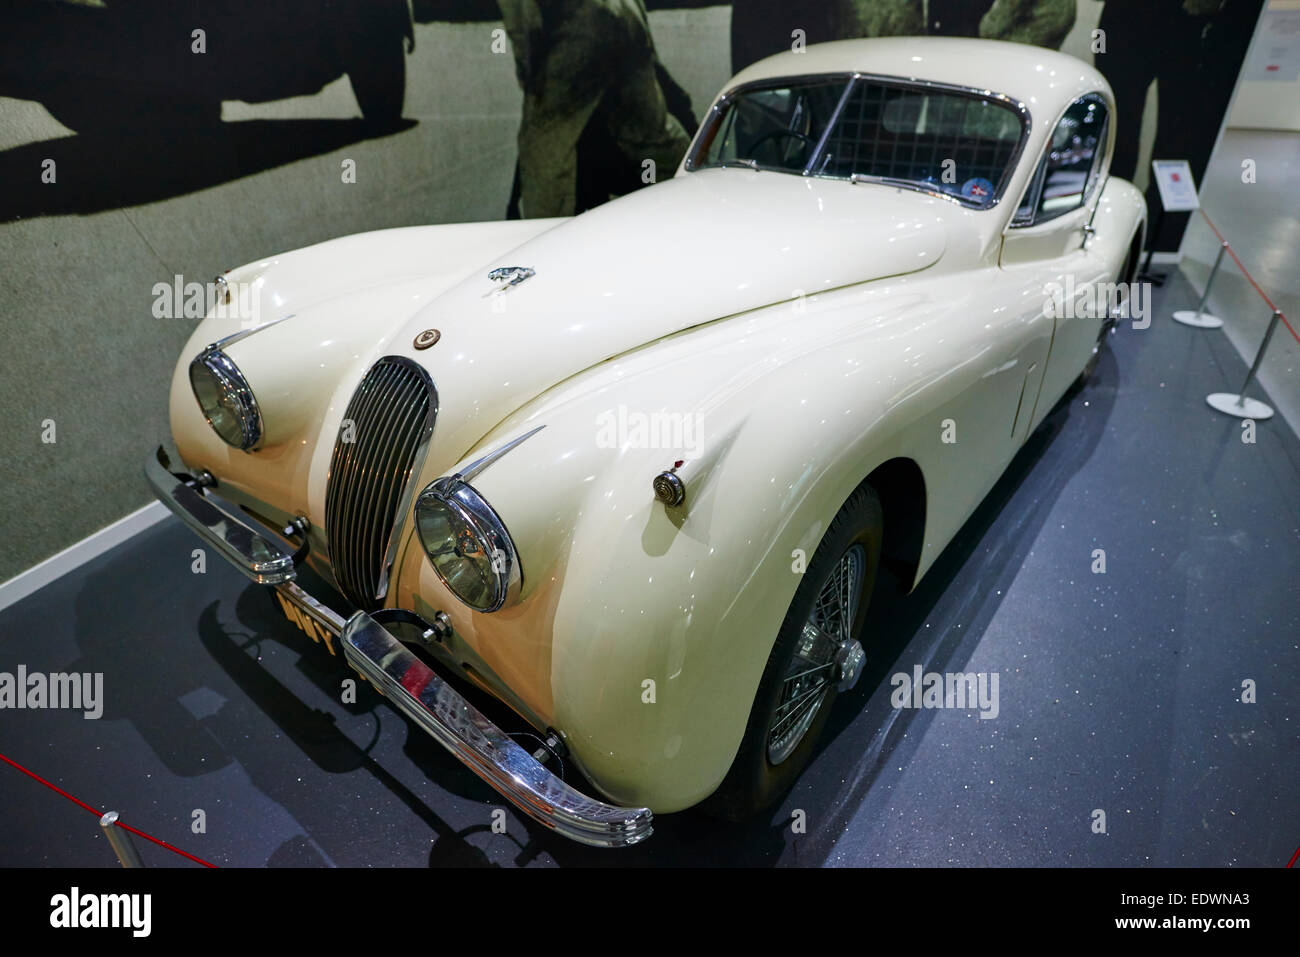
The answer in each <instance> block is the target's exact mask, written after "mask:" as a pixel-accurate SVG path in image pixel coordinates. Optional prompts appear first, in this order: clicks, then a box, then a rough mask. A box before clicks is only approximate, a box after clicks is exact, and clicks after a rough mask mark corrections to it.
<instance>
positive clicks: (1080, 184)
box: [1012, 94, 1110, 226]
mask: <svg viewBox="0 0 1300 957" xmlns="http://www.w3.org/2000/svg"><path fill="white" fill-rule="evenodd" d="M1109 121H1110V117H1109V114H1108V112H1107V110H1106V103H1105V101H1104V100H1103V99H1102V98H1101V97H1100V96H1097V95H1096V94H1089V95H1087V96H1084V97H1081V98H1079V99H1077V100H1075V101H1074V102H1073V103H1072V104H1070V107H1069V109H1067V110H1066V111H1065V115H1064V116H1063V117H1061V122H1060V123H1058V124H1057V125H1056V129H1055V130H1053V131H1052V138H1051V141H1050V142H1049V143H1048V144H1047V150H1046V152H1045V153H1044V154H1043V159H1042V161H1041V162H1040V163H1039V164H1038V169H1037V170H1036V171H1035V173H1034V178H1033V179H1032V180H1031V181H1030V183H1029V187H1028V188H1027V189H1026V190H1025V196H1024V199H1023V200H1021V203H1020V208H1019V209H1017V210H1016V216H1015V219H1014V220H1012V225H1013V226H1028V225H1031V224H1036V223H1043V222H1047V221H1048V220H1050V219H1055V218H1056V217H1057V216H1061V215H1064V214H1065V213H1068V212H1070V211H1072V210H1075V209H1078V208H1079V207H1080V206H1082V205H1083V204H1084V202H1085V201H1086V200H1087V198H1088V197H1089V196H1090V195H1091V193H1092V190H1093V187H1094V186H1095V185H1096V183H1097V179H1098V177H1099V176H1100V175H1101V164H1102V161H1103V160H1104V159H1105V156H1106V138H1107V134H1108V128H1109Z"/></svg>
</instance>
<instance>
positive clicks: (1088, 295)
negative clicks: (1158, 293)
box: [1043, 275, 1151, 329]
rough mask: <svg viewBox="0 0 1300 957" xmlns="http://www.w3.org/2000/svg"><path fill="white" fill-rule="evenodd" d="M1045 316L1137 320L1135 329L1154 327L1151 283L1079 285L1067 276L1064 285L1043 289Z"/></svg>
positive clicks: (1072, 277)
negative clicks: (1152, 321)
mask: <svg viewBox="0 0 1300 957" xmlns="http://www.w3.org/2000/svg"><path fill="white" fill-rule="evenodd" d="M1043 293H1044V295H1045V297H1046V298H1045V299H1044V302H1043V315H1045V316H1047V317H1048V318H1051V319H1100V318H1103V317H1105V316H1112V317H1114V318H1115V319H1131V320H1133V328H1134V329H1145V328H1147V327H1148V326H1149V325H1151V283H1149V282H1089V283H1076V282H1075V281H1074V276H1072V275H1067V276H1066V277H1065V282H1064V284H1062V283H1059V282H1049V283H1048V284H1047V285H1045V286H1044V287H1043Z"/></svg>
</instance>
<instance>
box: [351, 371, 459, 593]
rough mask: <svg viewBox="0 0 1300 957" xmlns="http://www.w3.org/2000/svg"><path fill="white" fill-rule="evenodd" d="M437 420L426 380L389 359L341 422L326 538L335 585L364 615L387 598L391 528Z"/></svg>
mask: <svg viewBox="0 0 1300 957" xmlns="http://www.w3.org/2000/svg"><path fill="white" fill-rule="evenodd" d="M437 412H438V399H437V393H436V391H435V390H434V387H433V382H432V380H430V378H429V375H428V373H427V372H425V371H424V369H422V368H421V367H420V366H419V365H417V364H416V363H414V362H412V361H411V360H409V359H404V358H401V357H399V356H388V357H385V358H383V359H380V360H379V361H378V362H376V363H375V364H374V365H373V366H371V368H370V371H369V372H367V373H366V375H365V378H363V379H362V380H361V384H360V385H359V386H357V391H356V392H355V393H354V394H353V396H352V401H351V402H349V403H348V408H347V411H346V412H345V413H344V415H343V423H342V426H341V427H340V429H339V436H338V439H337V441H336V442H335V443H334V456H333V458H332V459H331V460H330V473H329V480H328V484H327V485H326V488H325V536H326V539H327V541H328V542H329V551H330V564H331V566H332V568H333V571H334V580H335V582H336V583H337V584H338V586H339V588H340V589H341V590H342V592H343V594H344V595H346V596H347V597H348V598H349V599H350V600H351V601H352V602H353V603H354V604H356V605H357V606H358V607H360V608H363V609H366V610H372V609H374V608H377V607H378V606H379V604H380V598H382V597H383V592H384V591H386V590H387V585H388V571H389V568H388V566H389V564H390V563H391V561H392V559H393V555H392V546H393V545H395V544H396V539H397V536H396V534H395V532H394V528H393V524H394V522H395V521H396V520H397V519H398V517H399V515H400V514H401V513H402V512H404V511H405V510H406V509H408V508H409V507H410V504H411V493H412V492H413V491H414V489H412V488H410V485H411V482H412V479H413V472H414V471H415V469H416V468H417V467H418V465H419V461H418V460H419V459H422V458H423V456H424V452H425V449H426V447H427V445H428V440H429V436H430V434H431V433H432V432H433V420H434V417H435V416H436V415H437Z"/></svg>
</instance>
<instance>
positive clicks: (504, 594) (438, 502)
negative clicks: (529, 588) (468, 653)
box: [414, 475, 524, 613]
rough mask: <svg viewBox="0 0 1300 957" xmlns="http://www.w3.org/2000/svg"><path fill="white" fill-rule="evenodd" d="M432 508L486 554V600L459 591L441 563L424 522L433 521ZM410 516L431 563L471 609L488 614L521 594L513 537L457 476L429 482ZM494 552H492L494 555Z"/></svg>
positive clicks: (486, 504) (440, 577) (456, 594)
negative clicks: (427, 536) (470, 536)
mask: <svg viewBox="0 0 1300 957" xmlns="http://www.w3.org/2000/svg"><path fill="white" fill-rule="evenodd" d="M434 510H441V511H442V512H443V513H444V514H445V515H447V516H449V517H450V520H449V521H448V525H449V526H451V525H452V524H453V523H459V525H460V526H461V527H462V528H463V529H464V530H465V531H467V532H468V533H470V534H471V535H472V537H473V540H474V542H475V544H476V545H477V546H478V547H479V549H480V550H481V551H482V553H483V554H484V556H486V557H487V559H488V561H487V568H486V569H483V570H482V571H483V572H485V574H484V576H483V580H484V581H485V583H486V584H487V591H488V596H487V599H486V600H485V601H476V600H473V599H472V597H467V596H466V595H464V594H462V593H461V592H460V591H459V590H457V588H456V586H455V585H453V584H452V582H451V581H450V580H449V579H448V576H447V574H446V573H445V572H444V570H443V568H442V567H440V566H439V564H438V561H437V560H436V558H435V549H434V548H431V547H430V543H429V542H428V541H427V540H426V537H425V532H426V529H427V523H428V522H429V521H432V520H436V516H435V514H434ZM414 516H415V534H416V537H417V538H418V539H419V542H420V547H421V548H423V549H424V555H425V557H426V558H427V559H428V560H429V565H430V566H431V567H432V568H433V570H434V572H435V573H436V574H437V576H438V578H439V579H440V580H441V581H442V583H443V584H444V585H445V586H446V587H447V590H448V591H450V592H451V593H452V594H453V595H455V596H456V598H457V599H458V600H459V601H460V602H461V603H462V604H464V605H466V606H467V607H469V608H472V609H474V610H475V611H480V612H484V613H491V612H494V611H499V610H500V609H502V608H505V607H506V606H508V605H510V604H513V603H514V601H515V600H516V599H517V598H518V597H519V592H520V590H521V589H522V588H523V577H524V576H523V566H522V564H521V563H520V561H519V553H518V551H517V550H516V549H515V543H514V540H513V539H511V537H510V532H509V531H507V530H506V526H505V523H504V522H503V521H501V517H500V516H499V515H497V513H496V511H495V510H494V509H493V508H492V506H491V505H489V504H488V503H487V500H486V499H484V498H483V496H482V495H480V494H479V493H478V492H477V491H476V490H475V489H474V487H473V486H472V485H470V484H469V483H468V482H466V481H465V480H464V479H463V478H461V476H459V475H451V476H447V477H445V478H440V479H437V480H436V481H434V482H432V483H430V484H429V485H428V486H427V487H426V488H425V489H424V491H423V492H421V493H420V494H419V496H418V497H417V498H416V500H415V512H414ZM447 541H448V540H447V539H445V538H444V540H443V541H442V542H439V543H434V544H435V545H442V546H444V547H443V548H442V549H440V550H439V554H444V553H445V545H446V544H447ZM493 556H496V559H495V560H494V559H493Z"/></svg>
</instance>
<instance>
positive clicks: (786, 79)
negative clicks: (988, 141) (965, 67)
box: [683, 71, 1033, 211]
mask: <svg viewBox="0 0 1300 957" xmlns="http://www.w3.org/2000/svg"><path fill="white" fill-rule="evenodd" d="M818 80H825V81H831V80H843V81H844V83H845V87H844V93H843V94H842V95H841V97H840V99H839V102H838V104H837V105H836V107H835V110H834V111H833V112H832V114H831V117H830V119H829V120H828V121H827V124H826V129H825V130H824V131H823V132H822V135H821V137H820V138H819V139H818V141H817V148H816V149H815V150H814V151H813V154H812V156H810V157H809V160H808V162H807V163H806V164H805V165H804V168H803V170H802V171H801V172H795V171H793V170H790V169H786V168H784V167H780V166H765V165H763V164H761V163H758V162H757V161H755V160H745V161H744V162H739V161H736V162H727V163H701V162H700V156H701V154H702V153H703V151H704V149H705V148H706V145H707V144H711V143H712V141H713V137H714V136H715V135H716V134H717V132H718V124H719V123H720V122H722V119H723V117H724V115H725V114H726V111H727V108H728V107H729V106H730V105H731V104H732V102H733V101H734V100H735V99H736V97H738V96H741V95H743V94H745V93H748V92H750V91H753V90H764V89H773V88H779V87H782V86H793V85H797V84H807V83H815V82H817V81H818ZM861 81H866V82H870V83H879V84H882V85H884V86H891V87H897V88H901V89H910V90H923V91H935V92H941V93H951V94H954V95H957V96H967V97H974V98H976V99H980V100H985V101H989V102H993V103H997V104H998V105H1000V106H1002V107H1004V108H1006V109H1009V110H1010V111H1011V112H1012V113H1014V114H1015V115H1016V116H1018V117H1019V119H1020V139H1019V140H1018V141H1017V142H1016V145H1015V147H1014V149H1012V151H1011V155H1010V156H1009V157H1008V158H1007V164H1006V168H1005V170H1004V171H1003V174H1002V178H1001V180H1000V181H999V182H998V183H996V184H995V185H994V190H993V199H992V201H991V202H989V203H986V204H985V203H977V202H975V201H973V200H969V199H967V198H966V197H964V196H959V195H954V194H952V193H947V192H943V191H942V190H936V189H931V188H930V187H929V186H927V185H926V184H924V183H920V182H913V181H912V180H907V179H897V178H892V177H884V176H872V175H870V174H865V173H852V174H850V175H848V176H830V175H827V174H825V173H817V172H813V168H814V166H815V165H816V163H817V160H818V159H820V158H821V155H822V153H823V152H824V151H825V148H826V141H827V138H828V137H829V135H830V132H831V130H833V129H834V128H835V124H836V123H838V122H839V120H840V116H841V114H842V113H843V111H844V107H845V105H846V104H847V103H848V100H849V97H850V95H851V94H852V92H853V89H854V87H855V86H856V85H857V84H858V83H859V82H861ZM1032 132H1033V116H1032V114H1031V113H1030V111H1029V107H1028V106H1027V105H1026V104H1025V103H1024V101H1022V100H1019V99H1016V98H1015V97H1013V96H1008V95H1007V94H1005V93H998V92H996V91H994V90H988V89H983V88H980V87H974V86H962V85H960V84H956V83H943V82H940V81H938V80H924V79H920V78H919V77H904V76H889V75H886V74H880V73H864V72H861V71H853V72H843V73H807V74H792V75H790V76H780V77H765V78H763V79H761V80H751V81H750V82H748V83H742V84H740V85H738V86H734V87H732V88H731V89H729V90H727V91H726V92H725V93H723V94H722V96H720V97H718V100H717V102H715V103H714V104H713V107H712V108H711V109H710V110H709V115H708V117H707V119H706V120H705V122H704V123H702V124H701V125H700V131H699V133H698V134H697V135H696V137H695V142H693V143H692V144H691V148H690V150H689V151H688V153H687V155H686V161H685V163H684V164H683V168H684V169H685V170H686V171H687V172H696V171H697V170H704V169H727V168H736V167H739V168H742V169H749V170H756V171H763V172H772V173H785V174H786V175H787V176H804V177H807V178H810V179H825V180H834V181H839V182H854V183H874V184H878V185H882V186H894V187H897V188H899V189H908V190H912V191H914V192H918V193H925V194H927V195H929V196H935V197H938V198H939V199H946V200H948V201H950V202H953V203H956V204H957V205H959V206H961V207H963V208H964V209H973V210H978V211H987V210H991V209H995V208H996V207H997V206H999V205H1000V204H1001V203H1002V200H1004V199H1005V198H1006V195H1007V193H1008V191H1009V189H1010V186H1011V181H1012V180H1013V179H1015V175H1016V172H1017V171H1018V170H1019V168H1020V162H1021V160H1022V159H1023V157H1024V154H1025V148H1026V147H1027V146H1028V144H1029V138H1030V135H1031V134H1032Z"/></svg>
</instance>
